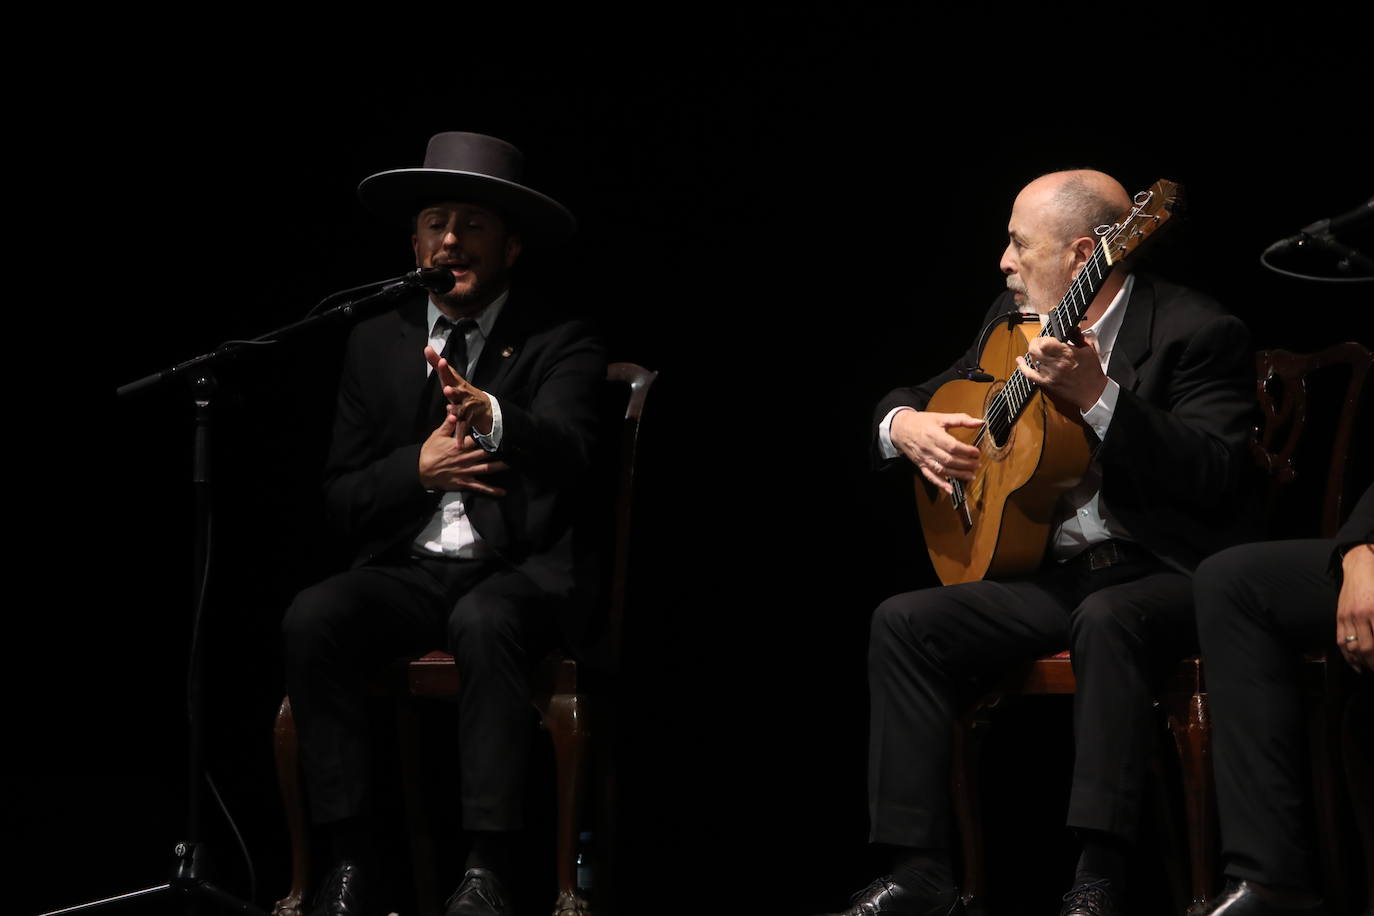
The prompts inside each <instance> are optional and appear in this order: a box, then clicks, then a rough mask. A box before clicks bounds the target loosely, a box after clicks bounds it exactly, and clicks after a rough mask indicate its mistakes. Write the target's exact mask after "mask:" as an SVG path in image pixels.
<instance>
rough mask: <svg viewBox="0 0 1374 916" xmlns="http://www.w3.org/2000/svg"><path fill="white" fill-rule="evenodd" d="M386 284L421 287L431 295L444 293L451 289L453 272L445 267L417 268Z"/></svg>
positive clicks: (453, 281)
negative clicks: (394, 283) (393, 283)
mask: <svg viewBox="0 0 1374 916" xmlns="http://www.w3.org/2000/svg"><path fill="white" fill-rule="evenodd" d="M387 282H388V283H392V282H397V283H403V284H405V285H406V286H422V287H424V288H425V289H427V290H429V291H430V292H431V293H446V292H448V291H449V290H451V289H453V285H454V283H455V282H457V281H455V280H454V279H453V272H452V271H450V270H449V269H448V268H447V267H417V268H415V269H414V270H412V271H411V272H410V273H408V274H406V275H405V276H402V277H398V278H397V279H396V280H395V281H387Z"/></svg>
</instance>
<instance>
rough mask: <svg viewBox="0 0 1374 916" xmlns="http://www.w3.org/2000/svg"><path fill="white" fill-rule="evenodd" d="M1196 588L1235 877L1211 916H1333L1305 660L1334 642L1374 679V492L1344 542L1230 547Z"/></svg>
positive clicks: (1227, 848)
mask: <svg viewBox="0 0 1374 916" xmlns="http://www.w3.org/2000/svg"><path fill="white" fill-rule="evenodd" d="M1193 590H1194V595H1195V603H1196V606H1197V618H1198V639H1199V641H1200V643H1201V646H1202V658H1203V663H1204V664H1205V666H1206V670H1207V693H1208V696H1209V701H1210V703H1211V716H1212V765H1213V767H1214V769H1215V772H1216V783H1217V810H1218V813H1219V815H1220V819H1221V839H1222V856H1223V859H1224V863H1225V864H1224V868H1223V871H1224V873H1225V875H1226V877H1227V879H1228V881H1227V887H1226V891H1225V893H1224V894H1223V895H1222V896H1221V898H1220V899H1219V900H1218V901H1217V902H1216V904H1215V905H1214V907H1213V908H1212V909H1211V910H1209V911H1208V913H1209V914H1211V916H1270V914H1273V916H1279V914H1293V913H1303V914H1325V913H1326V912H1328V911H1327V910H1326V908H1325V907H1324V906H1323V904H1322V901H1321V897H1320V895H1319V894H1318V893H1317V883H1316V880H1315V874H1316V872H1315V863H1314V861H1313V858H1314V857H1313V852H1314V849H1315V845H1316V844H1315V842H1314V839H1315V837H1314V833H1313V828H1312V815H1311V806H1310V804H1309V800H1308V793H1307V791H1306V788H1305V787H1306V785H1307V784H1308V775H1307V772H1306V767H1305V763H1304V758H1305V757H1306V756H1307V750H1306V745H1307V732H1306V724H1305V715H1304V710H1303V702H1302V695H1301V691H1300V689H1299V683H1298V673H1299V672H1298V663H1299V661H1300V659H1301V652H1302V650H1304V649H1318V650H1320V649H1323V648H1325V647H1326V646H1329V645H1330V644H1331V642H1332V640H1333V639H1334V640H1335V643H1336V647H1337V648H1338V649H1339V650H1340V652H1341V655H1342V656H1343V657H1344V658H1345V660H1346V662H1348V663H1349V664H1350V666H1351V667H1352V668H1354V669H1355V670H1356V671H1359V672H1362V674H1363V676H1364V677H1365V678H1369V677H1371V674H1370V672H1371V671H1374V486H1371V487H1370V488H1369V489H1366V490H1365V492H1364V496H1362V497H1361V498H1360V501H1359V502H1358V503H1357V504H1356V506H1355V510H1354V512H1352V513H1351V515H1350V517H1349V519H1347V520H1346V523H1345V525H1343V526H1342V527H1341V530H1340V531H1339V532H1338V533H1337V535H1336V537H1335V538H1333V539H1326V540H1296V541H1271V542H1267V543H1259V544H1245V545H1242V546H1240V547H1232V548H1230V549H1229V550H1224V551H1222V552H1220V553H1218V554H1215V555H1214V556H1212V557H1210V558H1208V559H1207V560H1204V561H1203V562H1202V565H1200V566H1199V567H1198V569H1197V573H1196V575H1195V576H1194V579H1193ZM1369 903H1370V905H1371V906H1374V901H1369Z"/></svg>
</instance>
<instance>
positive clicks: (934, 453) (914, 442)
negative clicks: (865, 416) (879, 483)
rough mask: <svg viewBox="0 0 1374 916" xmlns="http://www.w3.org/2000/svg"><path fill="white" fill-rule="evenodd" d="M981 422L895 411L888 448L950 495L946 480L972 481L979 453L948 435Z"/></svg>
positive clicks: (960, 415) (964, 416) (963, 416)
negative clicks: (955, 428)
mask: <svg viewBox="0 0 1374 916" xmlns="http://www.w3.org/2000/svg"><path fill="white" fill-rule="evenodd" d="M982 425H983V421H982V420H979V419H978V418H976V417H970V416H969V415H968V414H966V413H931V412H929V411H925V410H899V411H898V412H897V413H896V414H894V415H893V417H892V426H891V428H890V432H891V434H892V444H893V445H894V446H896V448H897V450H898V451H900V452H901V453H902V454H903V455H905V456H906V457H907V458H908V459H910V461H911V463H912V464H914V465H916V467H918V468H920V469H921V474H922V475H923V476H924V477H925V479H926V480H929V481H930V482H931V483H933V484H935V486H937V487H939V488H940V489H941V490H944V491H945V492H946V493H952V492H953V491H954V487H953V486H951V485H950V483H949V481H948V480H947V479H946V478H948V477H954V478H956V479H958V480H965V481H967V480H972V479H973V473H974V471H976V470H978V459H979V458H980V457H982V453H981V452H980V451H979V450H978V448H977V447H976V446H972V445H968V444H966V443H963V442H960V441H959V440H958V439H956V438H954V437H953V436H951V435H950V434H949V432H948V431H947V430H949V428H950V427H952V426H967V427H971V428H974V429H976V428H977V427H979V426H982Z"/></svg>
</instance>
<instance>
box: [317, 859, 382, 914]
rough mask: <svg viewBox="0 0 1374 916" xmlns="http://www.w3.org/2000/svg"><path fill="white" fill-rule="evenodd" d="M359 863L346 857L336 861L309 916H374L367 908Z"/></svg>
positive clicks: (364, 884) (321, 886) (325, 877)
mask: <svg viewBox="0 0 1374 916" xmlns="http://www.w3.org/2000/svg"><path fill="white" fill-rule="evenodd" d="M365 886H366V882H365V881H363V880H362V879H361V878H360V873H359V871H358V865H357V863H356V862H351V861H349V860H347V859H345V860H344V861H342V862H337V863H335V865H334V867H333V868H331V869H329V873H328V874H326V875H325V876H324V882H323V883H322V884H321V885H320V889H319V892H318V893H316V894H315V903H314V905H313V906H312V907H311V908H310V912H309V916H373V914H372V911H371V910H369V909H367V908H366V904H365V903H364V898H363V894H362V891H363V888H364V887H365Z"/></svg>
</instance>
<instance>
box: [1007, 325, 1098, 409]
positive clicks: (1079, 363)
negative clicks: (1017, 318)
mask: <svg viewBox="0 0 1374 916" xmlns="http://www.w3.org/2000/svg"><path fill="white" fill-rule="evenodd" d="M1027 358H1029V364H1027ZM1016 365H1017V368H1019V369H1020V370H1021V374H1022V375H1024V376H1025V377H1026V378H1028V379H1030V380H1031V381H1032V382H1035V384H1037V385H1039V386H1040V387H1041V388H1044V389H1045V391H1046V392H1047V393H1048V394H1049V395H1050V396H1051V397H1052V398H1054V399H1055V400H1057V401H1060V402H1063V403H1065V404H1070V405H1072V406H1074V407H1077V408H1078V409H1079V410H1080V411H1087V410H1088V409H1089V408H1091V407H1092V406H1093V405H1094V404H1096V403H1097V399H1098V398H1100V397H1102V392H1103V390H1104V389H1105V388H1106V387H1107V376H1106V375H1104V374H1103V372H1102V359H1101V358H1100V357H1099V356H1098V355H1097V343H1096V341H1094V340H1093V339H1092V338H1087V339H1086V340H1084V342H1083V345H1082V346H1079V347H1074V346H1070V345H1069V344H1066V343H1064V342H1063V341H1061V340H1058V339H1056V338H1054V337H1037V338H1035V339H1034V340H1032V341H1031V345H1030V349H1029V351H1028V352H1027V354H1026V356H1024V357H1023V356H1018V357H1017V358H1016Z"/></svg>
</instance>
